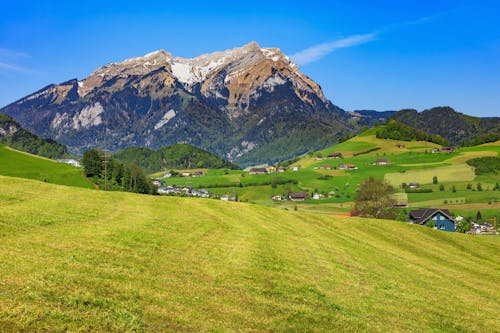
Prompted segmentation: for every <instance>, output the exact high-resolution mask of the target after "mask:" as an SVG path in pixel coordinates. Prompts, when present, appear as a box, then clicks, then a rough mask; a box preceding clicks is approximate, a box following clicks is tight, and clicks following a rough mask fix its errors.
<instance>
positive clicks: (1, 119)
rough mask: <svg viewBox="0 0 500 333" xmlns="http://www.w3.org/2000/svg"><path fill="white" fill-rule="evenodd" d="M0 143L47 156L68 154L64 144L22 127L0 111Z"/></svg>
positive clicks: (59, 156) (56, 156) (53, 156)
mask: <svg viewBox="0 0 500 333" xmlns="http://www.w3.org/2000/svg"><path fill="white" fill-rule="evenodd" d="M0 144H5V145H7V146H10V147H12V148H14V149H18V150H22V151H25V152H28V153H31V154H35V155H39V156H44V157H48V158H62V157H64V156H66V155H68V150H67V147H66V146H65V145H62V144H60V143H58V142H56V141H54V140H50V139H42V138H40V137H39V136H36V135H35V134H33V133H31V132H29V131H27V130H25V129H24V128H22V127H21V125H20V124H19V123H18V122H17V121H16V120H14V118H12V117H9V116H7V115H5V114H1V113H0Z"/></svg>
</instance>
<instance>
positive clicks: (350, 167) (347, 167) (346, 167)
mask: <svg viewBox="0 0 500 333" xmlns="http://www.w3.org/2000/svg"><path fill="white" fill-rule="evenodd" d="M338 168H339V169H340V170H356V169H358V167H357V166H355V165H354V164H339V166H338Z"/></svg>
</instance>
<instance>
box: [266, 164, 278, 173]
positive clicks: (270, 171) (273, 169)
mask: <svg viewBox="0 0 500 333" xmlns="http://www.w3.org/2000/svg"><path fill="white" fill-rule="evenodd" d="M266 170H267V173H274V172H276V167H275V166H272V165H270V166H268V167H266Z"/></svg>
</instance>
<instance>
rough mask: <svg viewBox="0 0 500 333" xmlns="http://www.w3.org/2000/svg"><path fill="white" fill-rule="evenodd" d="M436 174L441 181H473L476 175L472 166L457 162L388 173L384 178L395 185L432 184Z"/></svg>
mask: <svg viewBox="0 0 500 333" xmlns="http://www.w3.org/2000/svg"><path fill="white" fill-rule="evenodd" d="M434 176H436V177H438V179H439V180H440V181H441V182H452V181H455V180H457V179H460V180H462V181H472V180H474V178H475V177H476V175H475V174H474V169H473V168H472V167H470V166H468V165H465V164H457V165H449V166H444V167H440V168H430V169H424V170H410V171H407V172H404V173H401V172H398V173H387V174H385V177H384V178H385V180H387V181H388V182H389V183H390V184H392V185H393V186H399V185H401V183H407V184H408V183H410V182H417V183H419V184H432V178H433V177H434Z"/></svg>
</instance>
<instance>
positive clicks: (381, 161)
mask: <svg viewBox="0 0 500 333" xmlns="http://www.w3.org/2000/svg"><path fill="white" fill-rule="evenodd" d="M390 164H391V162H390V161H389V160H387V159H386V158H379V159H378V160H376V161H375V165H390Z"/></svg>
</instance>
